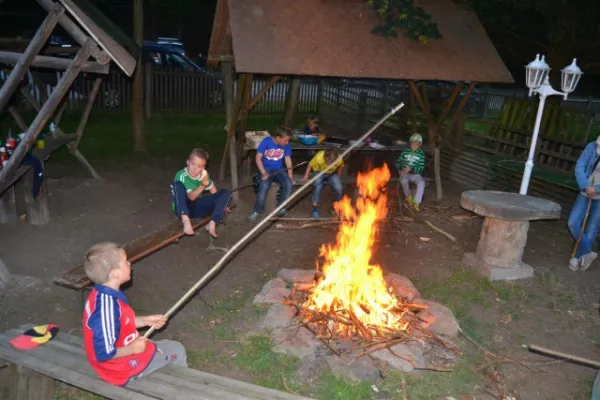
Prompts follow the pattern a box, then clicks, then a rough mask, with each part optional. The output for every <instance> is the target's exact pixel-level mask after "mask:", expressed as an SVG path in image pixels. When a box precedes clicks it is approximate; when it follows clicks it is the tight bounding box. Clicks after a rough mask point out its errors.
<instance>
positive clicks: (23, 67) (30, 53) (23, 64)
mask: <svg viewBox="0 0 600 400" xmlns="http://www.w3.org/2000/svg"><path fill="white" fill-rule="evenodd" d="M64 12H65V9H64V8H63V7H62V6H61V5H60V4H55V5H54V6H53V7H52V10H51V11H50V12H49V13H48V15H47V16H46V19H44V22H42V25H40V28H39V29H38V30H37V32H36V33H35V36H33V39H31V42H30V43H29V46H27V49H26V50H25V52H24V53H23V54H22V55H21V57H19V59H18V60H17V62H16V64H15V67H14V68H13V70H12V71H11V73H10V75H9V76H8V78H6V81H5V82H4V84H3V85H2V88H0V111H2V110H3V109H4V107H5V106H6V104H7V103H8V100H10V98H11V97H12V95H13V93H14V91H15V89H16V88H17V86H19V83H20V82H21V79H23V77H24V76H25V74H26V73H27V71H28V69H29V66H30V65H31V62H32V61H33V59H34V58H35V56H36V55H37V54H38V53H39V52H40V50H41V49H42V47H44V43H46V40H48V38H49V37H50V34H51V33H52V31H53V30H54V27H55V26H56V24H57V23H58V19H59V17H60V16H61V15H63V14H64Z"/></svg>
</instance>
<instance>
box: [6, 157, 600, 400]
mask: <svg viewBox="0 0 600 400" xmlns="http://www.w3.org/2000/svg"><path fill="white" fill-rule="evenodd" d="M97 167H98V169H99V172H100V173H101V175H102V176H103V177H104V178H105V179H104V180H103V181H96V180H93V179H91V178H90V177H88V176H87V175H86V174H85V172H84V171H82V170H81V169H80V168H78V167H77V168H72V167H70V166H69V167H67V166H60V165H52V164H50V166H49V168H48V170H49V178H48V180H47V185H48V189H49V191H50V201H51V222H50V223H49V224H47V225H45V226H39V227H36V226H31V225H29V224H27V223H26V222H24V221H22V222H20V223H17V224H14V225H0V254H1V257H2V259H3V260H4V262H5V263H6V265H7V266H8V268H9V269H10V271H11V272H12V273H13V274H15V275H18V276H27V277H33V278H35V279H34V280H32V279H29V280H24V279H18V280H17V281H16V282H17V284H16V285H15V286H14V287H12V288H11V289H9V290H5V291H4V292H0V304H2V305H1V307H0V329H2V330H7V329H11V328H15V327H18V326H20V325H22V324H25V323H29V322H32V323H36V324H42V323H55V324H57V325H59V326H60V329H61V330H62V331H63V332H71V333H73V334H76V335H79V334H80V333H81V329H80V325H81V313H80V302H79V293H77V292H75V291H72V290H68V289H65V288H63V287H59V286H56V285H53V284H52V277H53V276H55V275H57V274H59V273H60V272H62V271H64V270H65V269H68V268H70V267H73V266H76V265H78V264H80V263H81V262H82V259H83V254H84V252H85V251H86V249H87V248H89V247H90V246H91V245H93V244H95V243H98V242H102V241H115V242H119V243H125V242H128V241H130V240H132V239H134V238H136V237H138V236H140V235H142V234H145V233H148V232H150V231H152V230H156V229H158V228H160V227H162V226H163V225H166V224H168V223H170V222H172V221H173V220H174V216H173V214H172V213H171V211H170V193H169V183H170V181H171V179H172V177H173V175H174V172H175V171H176V170H177V169H179V168H181V166H180V165H179V164H177V163H172V162H166V161H164V162H158V161H153V162H152V163H151V164H150V165H143V166H140V165H130V166H121V167H119V168H116V167H104V168H103V167H102V166H101V165H97ZM213 167H214V169H215V171H214V176H216V173H217V171H216V169H217V168H218V165H217V164H214V165H213ZM433 186H434V185H430V186H429V187H428V188H427V193H426V199H429V200H431V199H433V198H434V197H435V196H434V188H433ZM390 189H391V191H394V190H395V189H396V188H395V185H391V186H390ZM459 195H460V189H459V188H456V187H455V186H453V185H447V186H446V193H445V200H444V202H443V204H442V206H441V207H436V206H435V204H434V203H433V202H432V201H428V202H426V203H425V210H424V211H423V215H425V216H426V217H427V218H428V219H429V220H430V221H431V222H433V223H434V224H435V225H437V226H439V227H440V228H442V229H444V230H447V231H448V232H449V233H451V234H452V235H454V236H455V237H457V238H458V243H452V242H451V241H449V240H448V239H447V238H445V237H444V236H441V235H440V234H438V233H435V232H433V231H431V230H429V229H428V228H427V227H426V226H424V225H420V224H417V223H408V224H406V225H404V226H403V225H394V224H388V225H387V226H385V227H384V231H383V232H382V233H381V235H380V236H381V237H380V240H379V243H378V249H377V252H376V256H375V258H376V259H375V261H376V262H377V263H379V264H380V265H381V266H382V268H383V269H384V270H385V271H388V272H395V273H398V274H402V275H405V276H407V277H409V278H410V279H412V280H414V281H415V283H416V285H417V287H419V286H420V285H421V286H423V287H424V288H425V287H429V288H432V287H434V288H436V289H435V290H433V292H432V293H433V294H434V295H435V294H436V293H443V289H444V285H445V282H446V281H447V280H449V279H452V277H456V273H457V271H461V269H462V266H461V257H462V255H463V253H464V252H465V251H473V250H474V249H475V247H476V245H477V240H478V237H479V230H480V228H481V222H482V221H481V219H474V220H471V221H467V222H463V223H455V222H452V221H451V220H450V219H449V218H448V217H450V216H452V215H455V214H460V213H464V211H461V210H460V207H459V205H458V199H459ZM324 196H325V199H324V200H323V204H325V203H326V201H327V196H329V191H328V190H324ZM241 199H242V200H241V202H240V205H239V206H238V208H237V209H235V210H234V212H233V213H232V214H231V215H230V216H229V217H228V220H227V224H226V225H225V226H222V227H220V231H219V232H220V237H219V239H218V241H217V242H216V243H215V244H216V245H220V246H223V245H226V244H228V245H231V244H233V243H235V241H236V240H237V239H238V238H240V237H241V236H242V235H244V233H245V232H247V231H248V230H249V229H250V227H251V226H250V224H249V223H248V222H247V221H246V217H247V215H248V214H249V212H250V210H251V207H252V204H253V201H254V193H253V192H252V190H251V189H247V190H244V191H242V192H241ZM397 205H398V197H397V196H392V198H391V200H390V206H391V208H390V210H391V212H392V214H393V215H394V216H398V213H399V211H398V206H397ZM22 211H23V212H24V210H22ZM290 216H292V217H309V216H310V200H309V198H305V199H303V200H302V201H301V202H300V203H299V204H297V205H296V206H295V207H294V208H293V209H292V212H291V215H290ZM419 237H422V238H429V239H430V240H429V241H423V240H421V239H419ZM334 240H335V231H334V230H331V229H305V230H297V231H285V232H284V231H279V230H276V229H275V227H274V226H271V227H270V228H268V229H266V230H265V231H264V232H263V233H262V234H261V235H260V236H259V237H257V238H256V239H255V240H254V241H253V242H252V243H251V244H249V245H248V246H247V247H246V248H244V249H243V250H242V251H241V252H239V253H238V254H237V255H236V256H235V257H234V258H233V259H232V260H231V261H230V262H229V263H228V265H227V266H226V268H225V269H224V270H223V271H222V272H221V273H220V274H219V275H218V276H217V277H216V278H215V279H214V280H213V281H212V282H210V284H208V285H207V286H206V287H205V288H204V289H202V290H201V292H200V293H199V296H196V297H195V298H193V299H192V300H191V301H190V302H189V303H188V304H187V305H186V306H185V307H184V308H183V309H182V310H181V311H180V312H179V313H177V315H175V316H174V317H173V318H172V319H171V321H170V323H169V325H168V328H167V329H165V330H163V331H162V332H160V333H158V334H157V335H156V336H155V338H166V337H168V338H175V339H178V340H181V341H183V343H184V344H185V346H186V348H188V349H190V350H195V351H196V352H197V354H204V353H203V351H204V350H207V349H209V350H210V351H211V352H217V353H219V354H221V355H222V356H223V357H227V356H228V355H229V356H232V355H231V350H230V347H229V346H228V342H229V341H231V340H232V339H233V338H234V336H233V335H232V332H234V331H240V330H241V331H243V330H244V329H247V328H246V326H243V325H239V324H237V325H236V322H235V321H231V319H227V313H228V312H231V311H235V310H230V309H228V308H227V307H228V306H231V307H234V308H235V307H238V308H239V307H240V305H239V304H237V303H235V304H233V305H232V302H231V301H229V302H228V301H226V300H224V299H228V298H231V296H232V295H239V296H238V297H239V298H242V300H243V301H244V302H245V303H244V304H245V305H246V306H245V307H247V304H250V303H251V299H252V297H253V296H254V294H256V293H257V292H258V290H259V289H260V287H261V285H262V284H263V283H264V282H266V281H267V280H268V279H269V278H270V277H272V276H273V275H274V274H275V273H276V272H277V271H278V270H279V269H281V268H312V267H314V265H315V262H316V259H317V256H318V251H319V247H320V246H321V245H322V244H323V243H326V242H333V241H334ZM208 242H209V241H208V236H207V235H206V234H205V232H204V231H203V230H202V231H201V232H200V234H199V235H197V236H194V237H189V238H184V239H182V240H181V241H180V242H179V243H178V244H176V245H171V246H169V247H167V248H165V249H163V250H161V251H159V252H157V253H155V254H153V255H151V256H149V257H147V258H145V259H144V260H141V261H140V262H138V263H136V264H135V265H134V266H133V270H134V278H133V281H132V283H131V284H130V285H129V286H128V287H127V288H126V294H127V296H128V298H129V299H130V301H131V303H132V304H133V306H134V308H135V309H137V311H138V313H139V314H143V313H149V312H153V313H155V312H157V313H160V312H165V311H166V310H167V309H168V308H170V307H171V305H173V304H174V303H175V302H176V301H177V300H178V299H179V297H180V296H181V295H183V293H185V291H187V290H188V289H189V287H190V286H191V285H192V284H193V283H194V282H195V281H196V280H198V279H199V278H200V277H201V276H202V275H203V274H205V273H206V272H207V271H208V270H209V269H210V268H211V267H212V266H213V265H214V264H215V262H217V261H218V260H219V258H220V257H221V255H222V253H217V252H207V251H206V250H205V249H206V247H207V246H208ZM571 243H572V242H571V240H570V237H569V235H568V233H567V231H566V224H565V223H564V221H555V222H535V223H532V224H531V230H530V231H529V242H528V246H527V249H526V252H525V261H526V262H527V263H529V264H530V265H532V266H533V267H534V268H535V270H536V278H535V279H532V280H530V281H527V282H518V283H506V284H501V285H500V286H494V289H493V290H487V291H485V293H480V294H479V295H475V294H474V295H473V301H472V302H471V303H470V304H469V307H468V309H467V310H466V312H465V313H464V314H465V315H463V316H462V318H463V319H462V320H461V321H463V322H462V323H465V324H467V323H468V324H470V328H471V329H470V331H473V332H476V334H477V337H478V338H480V339H481V340H482V341H483V342H485V343H486V346H488V347H490V348H493V351H495V352H498V353H501V354H504V355H510V356H511V357H514V358H519V359H523V360H529V361H535V362H545V361H551V359H547V358H544V357H541V356H537V355H532V354H530V353H528V352H527V351H526V349H525V348H523V347H522V345H523V344H537V345H541V346H545V347H549V348H554V349H557V350H560V351H564V352H567V353H573V354H578V355H581V356H586V357H589V358H593V359H594V358H598V347H597V340H598V334H597V330H598V327H599V326H600V316H599V314H598V293H599V289H600V279H599V277H600V265H593V266H592V267H591V268H590V269H589V270H588V271H587V272H585V273H573V272H570V271H569V270H568V269H567V268H566V266H567V263H568V258H569V253H570V249H571ZM25 283H27V284H28V285H26V284H25ZM451 295H456V296H457V298H460V300H457V301H458V302H462V303H461V304H464V302H465V301H467V302H469V298H468V297H464V296H465V293H454V294H452V293H451ZM461 296H462V297H461ZM478 296H479V297H478ZM234 297H235V296H234ZM481 299H483V301H480V300H481ZM449 305H450V306H452V304H449ZM211 307H212V308H211ZM248 310H249V311H248V312H252V311H251V310H250V309H248ZM459 318H461V316H459ZM464 321H466V322H464ZM233 356H234V355H233ZM209 363H210V364H211V365H210V366H206V368H209V369H211V370H213V371H216V372H218V373H222V374H224V375H228V376H232V377H234V378H238V379H251V377H250V376H249V375H248V374H247V373H246V372H244V371H243V370H241V369H239V368H228V367H226V365H227V364H226V363H225V362H221V361H219V360H218V359H217V360H215V359H213V358H211V360H210V362H209ZM539 368H543V369H544V370H545V372H534V371H532V370H528V369H527V368H524V367H523V366H521V365H518V364H514V363H513V364H507V365H505V366H503V367H502V368H501V371H502V375H503V377H504V379H505V382H506V384H507V386H508V387H510V388H512V389H514V390H515V391H516V392H517V393H518V394H519V395H520V397H521V398H523V399H548V398H554V399H569V398H574V399H575V398H586V392H587V393H589V389H590V388H591V380H592V379H593V376H594V374H595V372H596V371H594V370H592V369H589V368H586V367H582V366H578V365H574V364H569V363H554V364H549V365H543V366H540V367H539ZM0 377H1V375H0ZM475 391H477V390H475V389H474V392H475ZM465 394H470V393H465ZM587 398H589V396H588V397H587Z"/></svg>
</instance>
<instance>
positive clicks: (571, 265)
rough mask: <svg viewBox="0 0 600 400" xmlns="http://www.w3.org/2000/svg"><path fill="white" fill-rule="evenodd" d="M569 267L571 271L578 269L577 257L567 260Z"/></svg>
mask: <svg viewBox="0 0 600 400" xmlns="http://www.w3.org/2000/svg"><path fill="white" fill-rule="evenodd" d="M569 269H570V270H571V271H578V270H579V259H578V258H575V257H573V258H571V261H569Z"/></svg>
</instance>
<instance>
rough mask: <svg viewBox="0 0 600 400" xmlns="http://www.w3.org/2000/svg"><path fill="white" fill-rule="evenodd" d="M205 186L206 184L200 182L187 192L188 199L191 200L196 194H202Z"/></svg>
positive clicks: (196, 196)
mask: <svg viewBox="0 0 600 400" xmlns="http://www.w3.org/2000/svg"><path fill="white" fill-rule="evenodd" d="M207 186H208V185H205V184H204V183H201V184H200V186H198V187H197V188H196V190H193V191H191V192H189V193H188V199H190V200H191V201H194V200H196V199H197V198H198V196H200V195H201V194H202V192H204V190H205V189H206V187H207Z"/></svg>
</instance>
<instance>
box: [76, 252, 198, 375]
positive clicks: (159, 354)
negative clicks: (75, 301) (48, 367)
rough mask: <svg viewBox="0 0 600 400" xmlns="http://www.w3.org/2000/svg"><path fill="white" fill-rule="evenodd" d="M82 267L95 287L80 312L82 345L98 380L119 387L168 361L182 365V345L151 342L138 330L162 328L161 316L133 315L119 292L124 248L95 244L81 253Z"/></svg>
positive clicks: (125, 274) (125, 277) (126, 266)
mask: <svg viewBox="0 0 600 400" xmlns="http://www.w3.org/2000/svg"><path fill="white" fill-rule="evenodd" d="M84 269H85V273H86V274H87V276H88V277H89V278H90V280H91V281H92V282H94V283H95V286H94V289H93V290H92V292H91V293H90V295H89V296H88V299H87V301H86V303H85V311H84V314H83V342H84V347H85V352H86V355H87V358H88V361H89V363H90V365H91V366H92V368H93V369H94V370H95V371H96V372H97V373H98V375H99V376H100V378H102V379H103V380H105V381H106V382H108V383H112V384H113V385H118V386H125V385H126V384H127V383H128V382H129V381H130V380H131V379H137V378H141V377H142V376H145V375H148V374H149V373H151V372H153V371H156V370H157V369H159V368H162V367H164V366H166V365H167V364H170V363H173V364H176V365H181V366H184V367H187V357H186V353H185V349H184V347H183V345H182V344H181V343H179V342H175V341H172V340H159V341H158V342H156V343H155V342H152V341H150V340H148V339H146V338H144V337H143V336H140V335H139V333H138V328H142V327H145V326H155V327H156V328H157V329H160V328H162V327H163V326H164V325H165V323H166V322H167V319H166V317H165V316H164V315H148V316H145V317H136V315H135V313H134V312H133V309H132V308H131V307H130V306H129V303H128V302H127V298H126V297H125V294H123V292H122V291H121V290H120V289H119V288H120V287H121V285H122V284H123V283H125V282H127V281H129V279H131V268H130V263H129V261H127V255H126V254H125V250H123V249H122V248H121V247H120V246H118V245H116V244H114V243H101V244H98V245H96V246H94V247H92V248H91V249H90V250H88V252H87V253H86V254H85V262H84Z"/></svg>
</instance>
